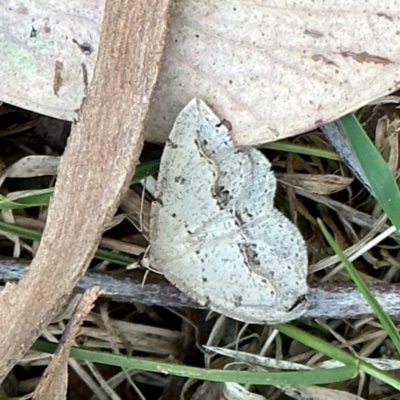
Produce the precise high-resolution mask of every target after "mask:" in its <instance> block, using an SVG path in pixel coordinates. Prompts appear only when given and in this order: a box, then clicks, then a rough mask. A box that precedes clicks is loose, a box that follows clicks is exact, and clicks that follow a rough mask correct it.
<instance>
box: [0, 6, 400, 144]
mask: <svg viewBox="0 0 400 400" xmlns="http://www.w3.org/2000/svg"><path fill="white" fill-rule="evenodd" d="M49 10H50V11H49ZM71 10H74V12H71ZM0 12H1V15H2V20H1V23H0V28H1V32H2V34H1V36H2V40H1V41H0V50H1V53H2V58H1V61H0V78H1V79H0V99H1V100H3V101H6V102H9V103H12V104H15V105H19V106H21V107H25V108H28V109H31V110H34V111H37V112H40V113H44V114H47V115H51V116H54V117H57V118H65V119H69V120H71V119H73V118H74V116H75V111H74V110H76V109H78V108H79V105H80V102H81V99H82V97H83V96H84V95H85V88H86V86H87V83H88V82H90V79H91V77H92V72H93V66H94V63H95V58H96V54H97V52H96V50H97V44H98V32H99V29H100V23H101V19H102V12H103V1H94V0H91V1H90V2H77V1H70V2H67V3H60V2H56V1H55V0H49V1H43V0H42V1H41V2H38V1H36V0H29V1H25V2H24V3H23V5H18V6H14V2H12V1H11V0H9V1H6V2H3V3H2V4H1V6H0ZM33 17H34V21H35V22H34V23H32V20H33ZM16 21H17V22H16ZM399 23H400V3H396V4H392V5H391V6H390V7H389V6H387V7H383V6H381V5H380V3H379V2H377V1H376V0H368V1H365V2H360V1H353V2H350V3H346V5H342V6H340V5H337V4H336V3H334V2H333V3H327V2H313V1H311V0H309V1H305V2H304V1H303V2H300V3H299V2H286V3H284V4H281V3H276V1H274V0H260V1H243V0H236V1H230V2H226V1H222V0H219V1H214V2H209V1H207V2H206V1H196V0H175V1H174V2H173V5H172V8H171V13H170V21H169V25H170V32H169V37H168V39H167V46H166V50H165V53H164V64H163V67H162V68H161V70H160V74H159V78H158V83H157V89H156V92H155V96H154V97H153V101H152V105H151V115H150V118H149V119H148V125H147V130H146V132H147V135H146V136H147V139H148V140H150V141H154V142H163V141H165V139H166V138H167V136H168V133H169V132H170V130H171V127H172V123H173V121H174V120H175V118H176V116H177V115H178V112H179V111H180V110H181V109H182V108H183V106H184V105H185V104H187V103H188V102H189V100H190V99H191V98H193V97H194V96H199V97H201V98H203V99H204V100H205V101H206V102H207V103H208V104H209V105H210V106H212V107H213V108H214V110H215V112H216V113H217V114H218V115H220V116H221V118H224V119H225V121H227V122H228V123H230V124H231V125H232V127H233V130H232V133H233V135H234V137H235V139H236V142H237V143H238V144H242V145H250V144H257V143H263V142H268V141H274V140H277V139H280V138H283V137H287V136H291V135H294V134H298V133H301V132H304V131H307V130H310V129H312V128H314V127H316V126H319V125H321V124H323V123H326V122H329V121H333V120H335V119H337V118H339V117H340V116H342V115H344V114H346V113H348V112H350V111H353V110H355V109H357V108H359V107H361V106H362V105H364V104H366V103H368V102H370V101H372V100H374V99H376V98H378V97H380V96H384V95H386V94H388V93H390V92H393V91H395V90H396V89H397V88H398V87H399V83H400V69H399V68H398V64H399V62H400V41H399V40H397V30H398V26H399ZM77 26H79V29H77ZM5 32H6V33H5ZM86 45H89V46H87V48H86V47H85V46H86ZM89 48H90V51H89ZM85 49H86V50H87V51H86V50H85ZM83 65H84V66H83ZM378 78H379V79H378ZM166 99H168V101H166Z"/></svg>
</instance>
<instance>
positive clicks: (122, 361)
mask: <svg viewBox="0 0 400 400" xmlns="http://www.w3.org/2000/svg"><path fill="white" fill-rule="evenodd" d="M56 348H57V345H56V344H55V343H49V342H44V341H41V340H40V341H37V342H36V343H35V344H34V346H33V349H34V350H37V351H42V352H47V353H54V351H55V350H56ZM70 355H71V357H73V358H75V359H77V360H87V361H92V362H97V363H101V364H107V365H114V366H119V367H125V368H130V369H131V368H132V369H138V370H141V371H149V372H160V373H164V374H171V375H175V376H182V377H185V378H193V379H201V380H207V381H212V382H236V383H241V384H250V385H293V386H299V385H321V384H327V383H333V382H342V381H344V380H347V379H352V378H354V377H355V375H356V368H355V367H354V366H353V365H352V366H345V367H339V368H332V369H316V370H312V371H289V372H258V371H232V370H221V369H205V368H198V367H190V366H187V365H180V364H173V363H170V362H166V361H163V360H152V359H147V358H140V357H128V356H124V355H117V354H110V353H105V352H98V351H91V350H83V349H78V348H72V350H71V354H70Z"/></svg>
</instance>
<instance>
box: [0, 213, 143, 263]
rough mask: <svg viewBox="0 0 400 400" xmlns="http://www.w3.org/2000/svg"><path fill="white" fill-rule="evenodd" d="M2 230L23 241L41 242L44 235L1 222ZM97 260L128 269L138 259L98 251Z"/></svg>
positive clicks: (101, 250) (33, 230) (102, 250)
mask: <svg viewBox="0 0 400 400" xmlns="http://www.w3.org/2000/svg"><path fill="white" fill-rule="evenodd" d="M0 230H2V231H4V232H8V233H13V234H14V235H17V236H19V237H21V238H23V239H27V240H35V241H39V240H40V239H41V237H42V234H41V233H40V232H38V231H36V230H35V229H31V228H25V227H22V226H18V225H15V224H10V223H8V222H4V221H0ZM95 258H97V259H99V260H103V261H108V262H112V263H114V264H117V265H122V266H124V267H126V266H127V265H130V264H133V263H135V262H137V259H136V258H133V257H131V256H128V255H126V254H122V253H114V252H112V251H108V250H104V249H98V250H97V251H96V253H95Z"/></svg>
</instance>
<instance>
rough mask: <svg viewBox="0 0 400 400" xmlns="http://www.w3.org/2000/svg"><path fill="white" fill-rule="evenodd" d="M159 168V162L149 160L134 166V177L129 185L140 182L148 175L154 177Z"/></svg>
mask: <svg viewBox="0 0 400 400" xmlns="http://www.w3.org/2000/svg"><path fill="white" fill-rule="evenodd" d="M159 168H160V160H151V161H146V162H143V163H140V164H138V165H137V166H136V170H135V175H134V176H133V178H132V180H131V185H133V184H134V183H138V182H140V181H141V180H142V179H144V178H147V177H148V176H150V175H155V174H156V173H157V172H158V170H159Z"/></svg>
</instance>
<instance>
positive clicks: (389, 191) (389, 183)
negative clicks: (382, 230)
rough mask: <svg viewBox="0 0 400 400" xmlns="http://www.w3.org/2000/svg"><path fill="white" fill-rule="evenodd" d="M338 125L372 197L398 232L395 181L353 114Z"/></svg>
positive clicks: (399, 199)
mask: <svg viewBox="0 0 400 400" xmlns="http://www.w3.org/2000/svg"><path fill="white" fill-rule="evenodd" d="M338 123H339V124H340V125H341V126H342V128H343V131H344V133H345V134H346V137H347V140H348V141H349V143H350V145H351V147H352V148H353V151H354V154H355V155H356V157H357V159H358V161H359V163H360V165H361V168H362V169H363V172H364V174H365V176H366V178H367V180H368V183H369V186H370V188H371V191H372V194H373V196H374V197H375V198H376V200H377V201H378V203H379V205H380V207H381V208H382V210H383V211H384V212H385V213H386V214H387V216H388V218H389V219H390V220H391V221H392V223H393V225H394V226H395V227H396V228H397V230H398V231H400V212H399V211H398V210H399V205H400V192H399V188H398V186H397V183H396V180H395V179H394V177H393V175H392V173H391V172H390V170H389V168H388V166H387V165H386V163H385V161H384V160H383V158H382V157H381V155H380V154H379V152H378V150H377V149H376V147H375V146H374V145H373V143H372V142H371V140H370V139H369V137H368V135H367V134H366V133H365V131H364V129H363V127H362V126H361V125H360V123H359V122H358V120H357V118H356V117H355V116H354V114H348V115H346V116H344V117H343V118H341V119H340V120H339V121H338Z"/></svg>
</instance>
